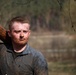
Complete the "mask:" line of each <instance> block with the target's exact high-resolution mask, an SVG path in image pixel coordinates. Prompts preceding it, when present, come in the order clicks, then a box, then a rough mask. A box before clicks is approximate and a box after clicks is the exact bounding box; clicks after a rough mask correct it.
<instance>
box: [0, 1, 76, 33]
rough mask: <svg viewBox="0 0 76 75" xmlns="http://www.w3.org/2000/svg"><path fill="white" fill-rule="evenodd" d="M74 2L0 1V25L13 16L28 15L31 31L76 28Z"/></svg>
mask: <svg viewBox="0 0 76 75" xmlns="http://www.w3.org/2000/svg"><path fill="white" fill-rule="evenodd" d="M75 13H76V1H75V0H0V24H1V25H3V26H4V27H7V21H8V20H9V19H11V18H12V17H14V16H19V15H29V17H30V19H31V29H32V30H33V31H43V30H46V31H51V30H57V31H62V30H67V31H68V32H70V30H71V31H75V28H76V14H75Z"/></svg>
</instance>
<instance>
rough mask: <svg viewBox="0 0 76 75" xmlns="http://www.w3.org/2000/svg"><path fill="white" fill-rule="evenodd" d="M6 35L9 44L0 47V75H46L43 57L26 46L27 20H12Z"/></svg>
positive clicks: (27, 34)
mask: <svg viewBox="0 0 76 75" xmlns="http://www.w3.org/2000/svg"><path fill="white" fill-rule="evenodd" d="M8 35H9V37H10V39H9V40H8V41H10V40H11V41H10V43H7V42H6V43H4V44H1V45H0V73H1V74H0V75H48V67H47V62H46V60H45V58H44V56H43V55H42V54H41V52H39V51H37V50H35V49H33V48H32V47H30V46H29V45H28V39H29V36H30V22H29V20H27V18H25V17H15V18H13V19H12V20H11V21H10V22H9V30H8Z"/></svg>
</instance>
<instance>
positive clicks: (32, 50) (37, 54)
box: [30, 47, 44, 58]
mask: <svg viewBox="0 0 76 75" xmlns="http://www.w3.org/2000/svg"><path fill="white" fill-rule="evenodd" d="M30 53H31V54H32V55H33V56H34V57H42V58H44V56H43V54H42V52H41V51H39V50H37V49H35V48H32V47H30Z"/></svg>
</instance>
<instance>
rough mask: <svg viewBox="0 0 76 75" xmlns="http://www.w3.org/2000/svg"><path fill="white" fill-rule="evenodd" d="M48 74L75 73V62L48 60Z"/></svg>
mask: <svg viewBox="0 0 76 75" xmlns="http://www.w3.org/2000/svg"><path fill="white" fill-rule="evenodd" d="M48 67H49V75H76V62H71V61H69V62H48Z"/></svg>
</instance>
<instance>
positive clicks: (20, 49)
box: [13, 45, 26, 53]
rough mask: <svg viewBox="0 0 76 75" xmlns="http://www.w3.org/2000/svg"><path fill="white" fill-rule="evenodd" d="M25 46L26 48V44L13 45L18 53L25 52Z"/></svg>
mask: <svg viewBox="0 0 76 75" xmlns="http://www.w3.org/2000/svg"><path fill="white" fill-rule="evenodd" d="M25 48H26V45H24V46H18V45H13V49H14V52H16V53H20V52H23V51H24V50H25Z"/></svg>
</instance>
